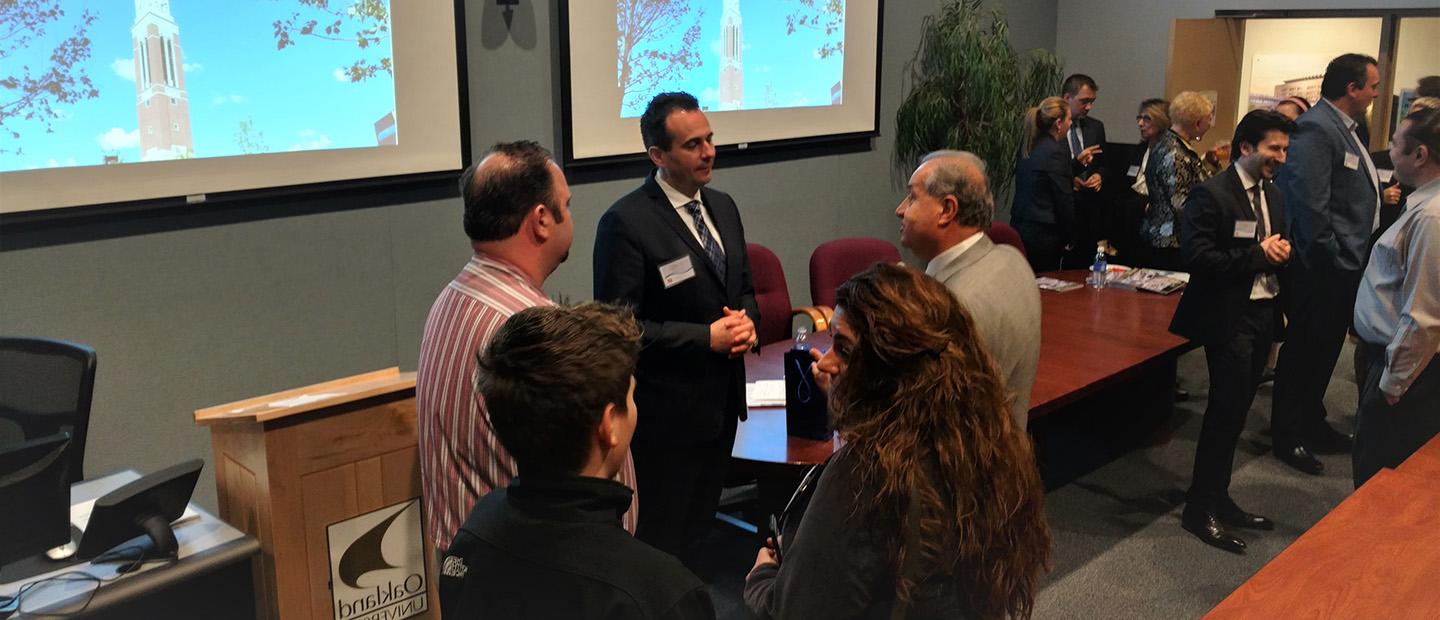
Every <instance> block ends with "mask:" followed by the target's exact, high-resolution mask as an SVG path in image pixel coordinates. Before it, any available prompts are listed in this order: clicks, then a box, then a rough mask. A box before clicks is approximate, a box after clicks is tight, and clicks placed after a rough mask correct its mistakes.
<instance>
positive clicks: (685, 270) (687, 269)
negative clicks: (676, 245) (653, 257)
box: [660, 256, 695, 288]
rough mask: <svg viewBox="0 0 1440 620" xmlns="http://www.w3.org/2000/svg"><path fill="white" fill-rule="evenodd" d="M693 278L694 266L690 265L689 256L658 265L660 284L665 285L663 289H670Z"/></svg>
mask: <svg viewBox="0 0 1440 620" xmlns="http://www.w3.org/2000/svg"><path fill="white" fill-rule="evenodd" d="M693 277H695V266H694V265H692V264H691V263H690V257H689V256H681V257H680V258H677V259H675V260H672V261H670V262H668V263H665V264H663V265H660V282H662V283H664V284H665V288H670V287H672V286H675V285H676V284H680V283H681V282H684V281H686V280H689V279H690V278H693Z"/></svg>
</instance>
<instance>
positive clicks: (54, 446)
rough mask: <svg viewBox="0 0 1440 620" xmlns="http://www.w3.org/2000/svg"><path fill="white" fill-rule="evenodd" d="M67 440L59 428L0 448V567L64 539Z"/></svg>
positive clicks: (67, 539)
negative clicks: (49, 433)
mask: <svg viewBox="0 0 1440 620" xmlns="http://www.w3.org/2000/svg"><path fill="white" fill-rule="evenodd" d="M69 445H70V433H68V432H60V433H56V434H54V435H47V436H45V437H39V438H36V439H30V440H26V441H22V442H20V443H13V444H9V445H6V446H3V447H0V506H4V507H5V508H4V509H0V566H4V565H6V564H10V563H12V562H15V561H17V560H20V559H23V558H27V557H30V556H33V555H37V554H40V553H43V552H45V551H46V550H47V549H50V548H53V547H58V546H60V545H63V544H66V543H68V542H70V483H69V481H68V476H69V473H70V459H69V458H68V456H69V455H68V453H67V451H66V449H65V448H66V447H67V446H69ZM3 572H4V571H0V573H3Z"/></svg>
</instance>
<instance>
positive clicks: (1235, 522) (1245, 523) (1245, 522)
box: [1215, 502, 1275, 530]
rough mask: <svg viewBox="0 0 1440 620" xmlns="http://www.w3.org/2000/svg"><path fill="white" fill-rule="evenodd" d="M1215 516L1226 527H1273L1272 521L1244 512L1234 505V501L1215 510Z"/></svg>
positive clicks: (1263, 528) (1270, 528)
mask: <svg viewBox="0 0 1440 620" xmlns="http://www.w3.org/2000/svg"><path fill="white" fill-rule="evenodd" d="M1215 516H1217V517H1219V518H1220V522H1221V523H1223V524H1225V526H1226V527H1238V528H1242V529H1247V530H1273V529H1275V522H1274V521H1271V520H1269V519H1266V518H1265V517H1262V516H1260V515H1257V514H1251V513H1248V512H1245V511H1244V510H1241V509H1240V507H1239V506H1236V505H1235V502H1230V505H1229V506H1224V507H1221V508H1220V509H1219V510H1216V511H1215Z"/></svg>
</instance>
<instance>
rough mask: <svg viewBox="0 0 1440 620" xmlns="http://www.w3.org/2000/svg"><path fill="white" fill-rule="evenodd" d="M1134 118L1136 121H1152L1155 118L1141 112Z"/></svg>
mask: <svg viewBox="0 0 1440 620" xmlns="http://www.w3.org/2000/svg"><path fill="white" fill-rule="evenodd" d="M1135 120H1137V121H1153V120H1155V119H1153V118H1151V117H1150V115H1149V114H1141V115H1139V116H1136V117H1135Z"/></svg>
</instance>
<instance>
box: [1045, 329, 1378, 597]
mask: <svg viewBox="0 0 1440 620" xmlns="http://www.w3.org/2000/svg"><path fill="white" fill-rule="evenodd" d="M1351 354H1352V353H1351V347H1350V346H1349V345H1348V344H1347V345H1346V347H1345V350H1344V351H1342V353H1341V355H1340V363H1339V364H1337V365H1336V368H1335V374H1334V375H1333V377H1332V379H1331V382H1330V388H1329V391H1328V392H1327V393H1326V397H1325V405H1326V409H1327V410H1328V411H1329V420H1330V422H1331V424H1333V425H1334V426H1335V427H1336V428H1337V429H1338V430H1341V431H1345V432H1353V430H1354V419H1355V406H1356V387H1355V380H1354V376H1355V375H1354V370H1353V366H1352V364H1351ZM1179 376H1180V377H1181V382H1182V385H1183V386H1184V387H1185V388H1186V389H1188V390H1189V391H1190V393H1191V395H1192V396H1191V398H1190V400H1189V401H1188V402H1185V403H1180V404H1177V405H1176V419H1175V423H1176V425H1177V426H1178V427H1177V428H1176V430H1175V432H1174V435H1173V436H1172V437H1171V439H1170V440H1169V441H1168V442H1166V443H1164V444H1163V445H1157V446H1153V447H1147V448H1141V449H1137V450H1134V451H1131V452H1129V453H1127V454H1125V455H1124V456H1122V457H1120V458H1118V459H1116V460H1114V461H1112V462H1110V463H1109V464H1107V465H1104V466H1102V467H1100V468H1098V469H1096V470H1094V471H1092V472H1090V473H1088V474H1086V475H1083V476H1081V477H1080V478H1078V479H1076V480H1074V481H1072V482H1070V483H1069V484H1066V485H1065V486H1062V487H1060V488H1058V489H1055V490H1052V491H1051V492H1050V493H1049V494H1047V496H1046V502H1047V504H1046V512H1047V513H1048V514H1049V516H1050V527H1051V533H1052V535H1053V537H1054V543H1055V546H1054V549H1055V569H1054V571H1052V572H1051V573H1050V574H1049V575H1048V576H1047V578H1046V580H1045V585H1044V586H1043V588H1042V590H1041V592H1040V596H1039V598H1038V599H1037V600H1036V605H1035V608H1036V613H1035V617H1036V618H1113V619H1120V618H1146V619H1148V618H1196V617H1199V616H1202V615H1204V614H1205V612H1207V611H1209V610H1210V609H1211V608H1213V607H1214V606H1215V605H1217V604H1219V603H1220V601H1222V600H1224V599H1225V597H1226V596H1228V595H1229V594H1230V593H1231V592H1232V591H1234V590H1235V588H1237V587H1239V586H1240V584H1242V583H1244V582H1245V580H1246V579H1249V578H1250V576H1251V575H1253V574H1255V572H1256V571H1258V570H1260V568H1261V567H1263V566H1264V565H1265V564H1266V563H1267V562H1269V561H1270V560H1271V559H1272V558H1274V557H1275V556H1276V555H1277V554H1279V553H1280V552H1281V551H1283V550H1284V549H1285V548H1286V547H1288V546H1289V545H1290V543H1292V542H1294V541H1295V539H1296V538H1298V537H1299V536H1300V534H1302V533H1304V532H1305V531H1306V530H1307V529H1309V528H1310V526H1312V525H1314V524H1315V522H1316V521H1319V520H1320V518H1321V517H1323V516H1325V514H1326V513H1328V512H1329V511H1330V510H1331V509H1333V508H1334V507H1335V506H1336V505H1337V504H1339V503H1340V501H1341V500H1343V499H1345V497H1347V496H1348V495H1349V494H1350V492H1351V491H1352V490H1353V489H1352V487H1353V485H1352V482H1351V477H1350V473H1351V467H1350V456H1349V455H1348V454H1346V455H1334V456H1320V460H1321V461H1323V462H1324V463H1325V474H1324V475H1323V476H1308V475H1305V474H1301V473H1299V472H1297V471H1295V470H1293V469H1291V468H1289V467H1288V466H1286V465H1284V464H1283V463H1281V462H1280V461H1279V460H1277V459H1275V458H1274V457H1273V456H1271V455H1270V454H1269V453H1268V450H1269V447H1270V438H1269V436H1268V435H1266V434H1264V433H1263V432H1262V431H1264V430H1265V429H1267V428H1268V427H1269V426H1270V402H1271V395H1272V391H1271V386H1270V385H1269V384H1266V385H1263V386H1261V388H1260V391H1259V393H1258V394H1257V395H1256V398H1255V404H1254V405H1253V406H1252V407H1251V409H1250V416H1249V418H1248V419H1247V424H1246V429H1245V433H1244V434H1243V435H1242V436H1241V439H1240V444H1239V447H1238V449H1237V451H1236V456H1235V470H1234V477H1233V479H1232V481H1231V484H1230V492H1231V496H1232V497H1234V498H1235V501H1236V503H1238V504H1239V505H1240V506H1242V507H1243V508H1245V509H1246V510H1248V511H1250V512H1254V513H1258V514H1262V515H1265V516H1267V517H1270V518H1271V519H1273V520H1274V521H1275V524H1276V529H1275V531H1272V532H1246V533H1241V534H1240V536H1241V537H1242V538H1244V539H1245V541H1246V543H1248V545H1249V547H1248V549H1247V553H1246V554H1245V555H1243V556H1240V555H1233V554H1230V553H1226V552H1223V551H1220V550H1218V549H1214V548H1212V547H1209V546H1206V545H1205V544H1204V543H1201V542H1200V541H1199V540H1197V539H1196V538H1195V537H1193V536H1191V535H1190V534H1189V533H1188V532H1186V531H1185V530H1183V529H1181V528H1180V510H1181V508H1183V507H1184V492H1185V489H1186V487H1188V486H1189V484H1190V468H1191V465H1192V461H1193V457H1194V454H1195V440H1196V437H1198V436H1199V433H1200V420H1201V417H1202V414H1203V413H1204V411H1205V390H1206V383H1205V382H1206V376H1207V373H1206V370H1205V356H1204V353H1203V352H1202V351H1199V350H1197V351H1193V352H1191V353H1188V354H1186V355H1184V356H1183V357H1181V358H1180V368H1179Z"/></svg>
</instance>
